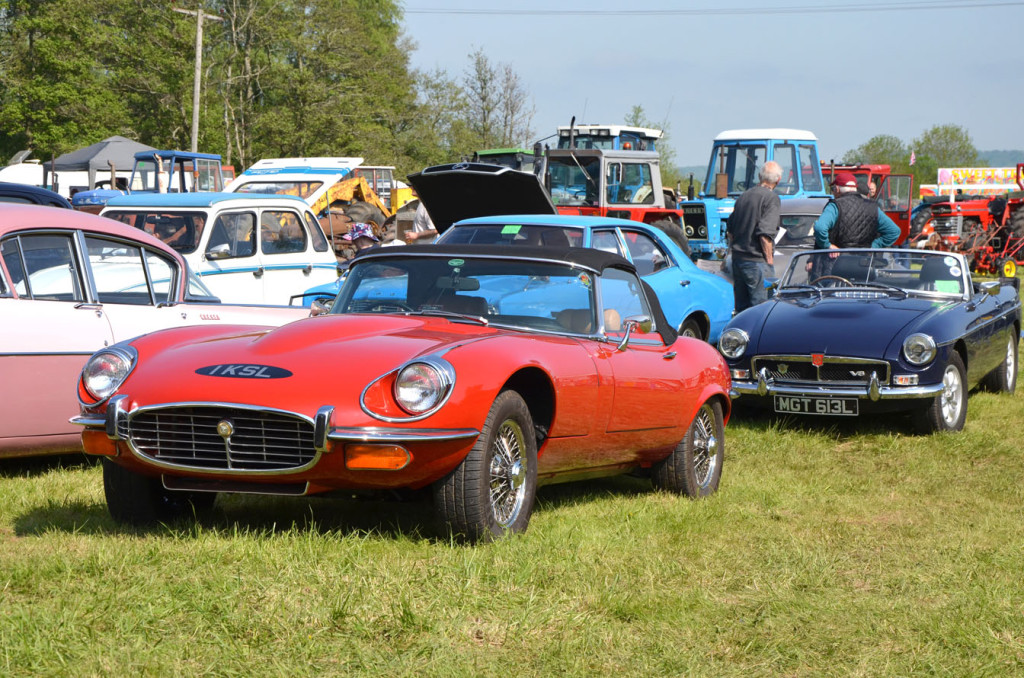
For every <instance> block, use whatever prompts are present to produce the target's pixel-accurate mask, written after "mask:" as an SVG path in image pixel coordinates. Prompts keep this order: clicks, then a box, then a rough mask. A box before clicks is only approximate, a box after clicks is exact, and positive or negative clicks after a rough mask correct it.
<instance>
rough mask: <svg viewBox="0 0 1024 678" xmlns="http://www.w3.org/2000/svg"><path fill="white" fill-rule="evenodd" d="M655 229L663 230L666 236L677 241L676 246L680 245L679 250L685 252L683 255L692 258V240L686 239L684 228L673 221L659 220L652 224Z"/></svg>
mask: <svg viewBox="0 0 1024 678" xmlns="http://www.w3.org/2000/svg"><path fill="white" fill-rule="evenodd" d="M651 226H654V227H655V228H658V229H661V230H662V231H664V232H665V234H666V235H667V236H668V237H670V238H672V239H673V240H675V242H676V244H677V245H679V249H681V250H683V254H685V255H686V256H690V255H691V254H692V250H691V249H690V240H689V239H688V238H687V237H686V232H685V231H684V230H683V227H682V226H680V225H679V224H677V223H676V222H674V221H672V220H671V219H659V220H658V221H655V222H653V223H652V224H651Z"/></svg>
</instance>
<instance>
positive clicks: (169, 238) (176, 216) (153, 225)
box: [103, 208, 206, 254]
mask: <svg viewBox="0 0 1024 678" xmlns="http://www.w3.org/2000/svg"><path fill="white" fill-rule="evenodd" d="M103 216H105V217H107V218H108V219H114V220H116V221H120V222H121V223H124V224H128V225H129V226H134V227H135V228H137V229H139V230H141V231H145V232H146V233H149V234H150V235H152V236H154V237H156V238H159V239H160V240H162V241H163V242H164V243H166V244H168V245H170V246H171V247H173V248H174V249H175V250H177V251H178V252H180V253H181V254H191V253H192V252H195V251H196V248H197V247H198V246H199V241H200V240H201V239H202V237H203V228H204V227H205V226H206V212H193V211H185V210H180V211H176V210H159V209H147V208H141V209H134V210H127V209H113V210H107V211H106V212H104V213H103Z"/></svg>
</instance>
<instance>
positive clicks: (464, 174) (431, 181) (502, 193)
mask: <svg viewBox="0 0 1024 678" xmlns="http://www.w3.org/2000/svg"><path fill="white" fill-rule="evenodd" d="M408 179H409V183H410V184H412V186H413V188H414V189H416V193H417V194H418V195H419V198H420V200H421V201H423V206H424V207H426V208H427V213H428V214H430V219H431V221H433V222H434V227H435V228H436V229H437V232H438V233H444V232H445V231H446V230H447V229H448V227H449V226H451V225H452V224H454V223H455V222H456V221H460V220H462V219H469V218H472V217H490V216H495V215H499V214H557V213H558V211H557V210H556V209H555V205H554V203H552V202H551V196H549V195H548V193H547V191H545V190H544V186H543V185H542V184H541V182H540V179H538V178H537V176H536V175H533V174H530V173H529V172H520V171H517V170H514V169H510V168H508V167H503V166H501V165H491V164H487V163H480V162H460V163H454V164H449V165H435V166H434V167H427V168H426V169H424V170H423V171H422V172H417V173H415V174H410V175H409V177H408Z"/></svg>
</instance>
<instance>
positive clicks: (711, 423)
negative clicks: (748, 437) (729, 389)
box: [693, 404, 720, 488]
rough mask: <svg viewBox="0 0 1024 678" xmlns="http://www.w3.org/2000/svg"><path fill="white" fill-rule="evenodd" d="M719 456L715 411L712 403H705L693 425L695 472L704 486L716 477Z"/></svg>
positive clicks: (698, 482) (699, 483)
mask: <svg viewBox="0 0 1024 678" xmlns="http://www.w3.org/2000/svg"><path fill="white" fill-rule="evenodd" d="M719 458H720V456H719V447H718V438H717V437H716V436H715V413H714V410H712V409H711V405H708V404H704V405H702V406H701V408H700V411H699V412H697V418H696V420H694V427H693V473H694V476H695V477H696V479H697V484H698V485H700V486H701V487H702V488H706V487H708V486H709V485H710V484H711V480H712V479H713V478H714V477H715V471H716V469H717V468H718V462H719Z"/></svg>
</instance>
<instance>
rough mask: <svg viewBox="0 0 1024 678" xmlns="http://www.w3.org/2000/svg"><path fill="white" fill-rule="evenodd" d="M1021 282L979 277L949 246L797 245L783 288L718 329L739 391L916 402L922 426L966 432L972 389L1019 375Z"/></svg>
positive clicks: (797, 403) (873, 404)
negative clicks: (814, 247)
mask: <svg viewBox="0 0 1024 678" xmlns="http://www.w3.org/2000/svg"><path fill="white" fill-rule="evenodd" d="M1018 288H1019V282H1018V281H1017V279H1015V278H1011V279H1002V280H999V281H989V282H980V283H975V282H972V280H971V275H970V271H969V269H968V266H967V262H966V261H965V260H964V258H963V256H961V255H959V254H951V253H949V252H930V251H922V250H895V249H890V250H878V249H846V250H834V249H833V250H824V251H812V252H807V253H803V254H799V255H797V256H795V257H794V258H793V260H792V261H791V262H790V265H789V268H788V269H787V270H786V272H785V274H784V275H783V276H782V278H781V280H780V283H779V287H778V289H777V291H776V294H775V296H774V297H773V298H772V299H770V300H769V301H767V302H765V303H763V304H759V305H757V306H755V307H753V308H750V309H748V310H746V311H744V312H743V313H740V314H739V315H737V316H736V317H735V318H733V319H732V321H731V322H730V323H729V325H728V327H727V328H726V329H725V331H724V332H723V333H722V336H721V338H720V339H719V344H718V346H719V350H720V351H721V352H722V354H723V355H724V356H725V359H726V361H727V362H728V364H729V368H730V370H731V373H732V379H733V384H732V389H733V390H732V396H733V398H734V399H738V400H737V403H738V404H745V405H751V406H755V407H759V408H766V409H771V410H774V411H775V412H778V413H784V414H799V415H832V416H858V415H865V414H869V413H876V412H909V413H910V414H911V415H912V416H913V418H914V420H915V422H916V424H917V426H918V428H920V429H921V430H922V431H925V432H931V431H959V430H960V429H962V428H963V426H964V420H965V419H966V416H967V392H968V390H970V389H971V388H974V387H975V386H978V385H981V386H985V387H987V388H989V389H991V390H994V391H1002V392H1007V393H1011V392H1013V390H1014V387H1015V386H1016V379H1017V343H1018V339H1019V337H1020V325H1021V303H1020V298H1019V296H1018Z"/></svg>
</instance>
